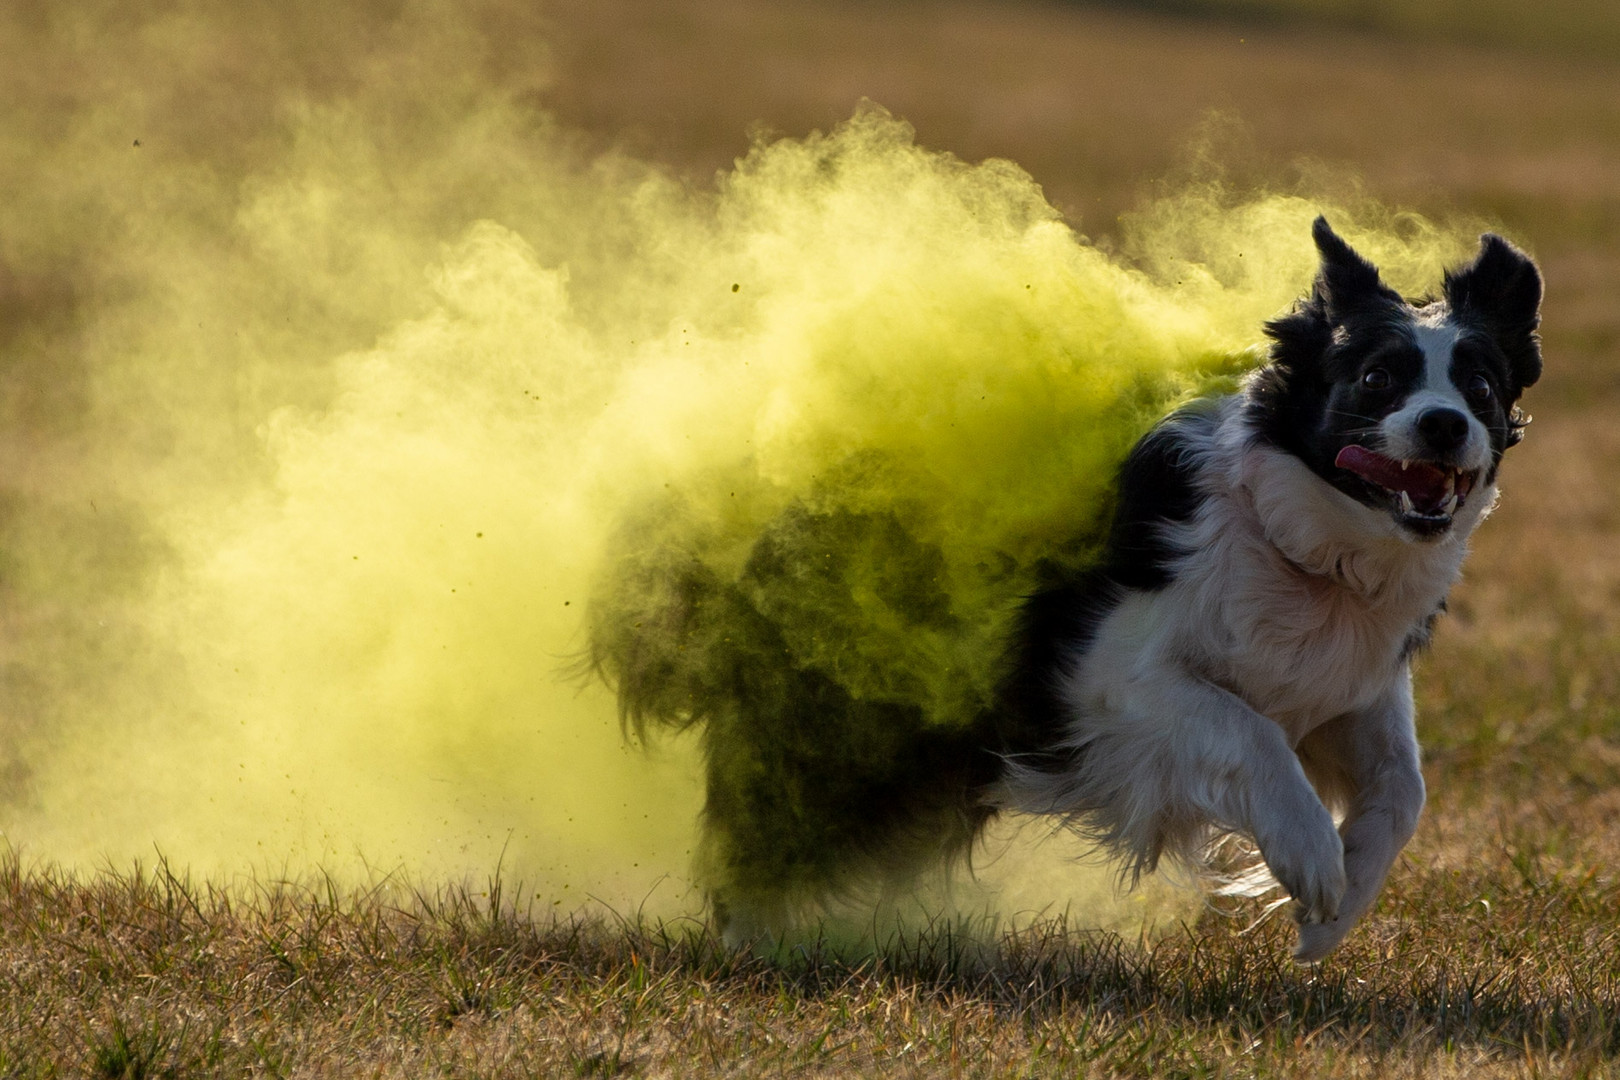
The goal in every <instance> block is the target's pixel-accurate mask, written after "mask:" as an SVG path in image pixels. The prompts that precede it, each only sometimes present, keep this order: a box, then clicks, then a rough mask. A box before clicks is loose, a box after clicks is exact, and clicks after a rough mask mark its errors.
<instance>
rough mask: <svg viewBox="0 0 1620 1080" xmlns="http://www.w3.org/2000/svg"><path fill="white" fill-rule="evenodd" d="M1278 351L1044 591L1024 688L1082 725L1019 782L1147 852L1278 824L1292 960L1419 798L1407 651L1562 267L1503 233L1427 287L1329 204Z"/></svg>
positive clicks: (1404, 835) (1053, 721) (1510, 438)
mask: <svg viewBox="0 0 1620 1080" xmlns="http://www.w3.org/2000/svg"><path fill="white" fill-rule="evenodd" d="M1313 234H1314V237H1315V240H1316V245H1317V248H1318V249H1319V251H1320V252H1321V257H1322V263H1321V271H1320V274H1319V276H1318V278H1317V280H1316V283H1315V286H1314V288H1313V290H1312V292H1311V295H1310V296H1309V297H1308V298H1307V299H1306V300H1304V301H1302V302H1300V303H1299V304H1297V305H1296V306H1295V309H1294V310H1293V311H1292V312H1291V313H1290V314H1287V315H1285V316H1283V317H1281V318H1279V319H1276V320H1275V321H1273V322H1272V323H1270V324H1269V325H1268V326H1267V327H1266V332H1267V333H1268V335H1269V336H1270V337H1271V338H1272V339H1273V342H1274V344H1273V347H1272V352H1271V358H1270V362H1269V363H1268V364H1267V365H1266V366H1265V367H1264V368H1262V369H1261V370H1260V371H1258V372H1257V373H1256V374H1255V375H1254V376H1252V377H1251V379H1250V380H1249V382H1248V383H1247V385H1246V386H1245V387H1244V388H1243V389H1242V390H1241V391H1240V392H1239V393H1237V394H1235V395H1233V396H1231V397H1228V398H1225V399H1223V400H1219V401H1215V402H1212V403H1208V404H1205V405H1200V406H1198V407H1195V408H1192V409H1189V410H1186V411H1184V412H1182V413H1180V414H1178V415H1176V416H1173V417H1172V418H1170V419H1169V420H1168V421H1166V422H1165V423H1163V424H1162V425H1161V426H1160V427H1158V428H1157V429H1156V430H1155V431H1153V432H1152V433H1151V434H1150V435H1148V436H1147V437H1146V438H1145V439H1143V440H1142V442H1141V443H1139V444H1138V445H1137V447H1136V449H1135V450H1134V451H1133V452H1132V454H1131V456H1130V459H1129V461H1128V463H1127V464H1126V466H1125V468H1124V472H1123V474H1122V476H1121V483H1120V500H1119V505H1118V509H1117V511H1116V519H1115V522H1114V526H1113V532H1112V536H1111V540H1110V550H1109V558H1108V563H1107V565H1106V566H1104V567H1102V568H1101V569H1099V570H1097V571H1096V572H1095V573H1093V574H1091V575H1089V576H1087V577H1086V578H1085V579H1084V580H1080V581H1074V582H1070V583H1067V584H1065V585H1063V586H1060V587H1058V588H1056V589H1053V590H1050V591H1047V592H1045V593H1043V594H1041V595H1038V596H1036V597H1034V598H1032V599H1031V600H1030V601H1029V604H1028V607H1027V609H1026V620H1025V625H1024V638H1023V640H1022V642H1021V643H1020V648H1021V650H1022V653H1021V657H1022V663H1021V666H1020V668H1019V671H1018V673H1017V675H1016V677H1015V682H1014V683H1013V684H1012V685H1011V691H1012V693H1013V695H1014V697H1015V698H1016V700H1017V701H1018V703H1019V704H1020V705H1021V707H1023V708H1024V709H1035V710H1039V711H1041V712H1043V713H1045V714H1046V715H1045V716H1044V717H1043V720H1044V723H1043V726H1044V727H1046V728H1047V730H1051V731H1061V733H1062V734H1061V737H1060V738H1059V740H1058V743H1057V747H1056V749H1057V750H1058V751H1059V752H1060V757H1059V759H1058V760H1059V761H1060V763H1061V764H1060V765H1059V767H1056V768H1053V767H1051V766H1050V765H1048V766H1025V765H1020V764H1018V763H1017V762H1016V761H1015V762H1013V763H1011V764H1010V765H1009V767H1008V769H1007V772H1006V774H1005V775H1004V777H1003V778H1002V781H1001V783H1000V785H999V790H998V793H997V796H996V798H997V801H998V803H999V804H1000V805H1002V806H1005V807H1016V808H1018V809H1021V810H1026V811H1034V812H1039V813H1056V814H1064V815H1072V816H1074V817H1075V819H1076V821H1077V822H1078V823H1080V824H1081V825H1082V826H1083V827H1084V828H1085V829H1087V830H1088V831H1091V832H1093V833H1094V834H1095V835H1096V836H1098V837H1099V838H1100V839H1101V840H1103V841H1104V842H1106V843H1107V844H1108V845H1110V846H1111V847H1112V848H1113V849H1114V850H1115V851H1117V852H1118V853H1119V854H1120V855H1121V856H1123V857H1124V858H1125V859H1126V860H1128V866H1129V868H1130V869H1132V870H1134V871H1137V872H1140V871H1141V870H1144V869H1151V868H1152V867H1153V866H1154V865H1155V864H1156V863H1157V862H1158V860H1159V859H1160V857H1161V856H1163V855H1166V854H1169V855H1172V856H1177V857H1180V858H1182V859H1184V860H1186V861H1189V862H1191V863H1193V864H1195V865H1196V864H1198V863H1199V862H1200V861H1201V859H1202V858H1203V857H1204V854H1205V852H1206V850H1207V848H1208V845H1209V843H1210V839H1211V836H1212V833H1220V832H1228V831H1229V832H1236V833H1240V834H1244V835H1246V836H1248V837H1251V838H1252V839H1253V840H1254V842H1255V843H1256V844H1257V846H1258V847H1259V850H1260V854H1261V856H1262V858H1263V859H1264V860H1265V865H1266V867H1267V868H1269V870H1270V872H1271V875H1272V876H1274V877H1275V879H1276V881H1277V882H1279V883H1281V885H1282V887H1283V888H1284V889H1285V890H1287V892H1288V893H1289V895H1290V896H1291V897H1292V898H1293V900H1294V914H1295V917H1296V919H1297V920H1298V921H1299V923H1300V927H1299V944H1298V948H1297V950H1296V951H1295V954H1294V955H1295V957H1296V958H1297V959H1299V960H1301V961H1314V960H1318V959H1320V958H1322V957H1323V956H1325V955H1327V953H1328V952H1330V951H1331V950H1332V949H1333V948H1334V947H1335V946H1336V945H1337V944H1338V943H1339V941H1340V940H1341V939H1342V938H1343V937H1344V935H1345V933H1346V932H1347V931H1349V929H1350V928H1351V927H1352V926H1353V925H1354V924H1355V922H1356V920H1357V919H1358V918H1359V917H1360V916H1361V915H1363V914H1364V913H1365V912H1366V911H1367V909H1368V908H1369V907H1370V906H1371V905H1372V903H1373V900H1374V899H1375V898H1376V896H1377V894H1378V891H1379V889H1380V887H1381V886H1382V885H1383V882H1384V878H1385V875H1386V874H1387V873H1388V871H1389V868H1390V864H1391V863H1392V862H1393V861H1394V859H1395V856H1396V855H1398V854H1399V853H1400V851H1401V849H1402V847H1403V846H1405V844H1406V842H1407V840H1408V839H1410V838H1411V836H1412V832H1413V829H1414V828H1415V826H1416V824H1417V820H1418V815H1419V812H1420V811H1421V810H1422V807H1423V801H1424V787H1423V777H1422V774H1421V772H1420V771H1419V767H1418V744H1417V738H1416V734H1415V731H1414V728H1413V713H1412V685H1411V674H1410V670H1409V661H1410V658H1411V656H1412V654H1413V653H1414V652H1415V651H1416V650H1418V649H1419V648H1421V647H1422V646H1423V645H1424V644H1425V643H1426V641H1427V640H1428V637H1429V633H1430V630H1431V628H1432V626H1433V624H1434V621H1435V619H1436V617H1437V616H1438V615H1439V614H1440V612H1441V611H1442V610H1443V609H1444V606H1445V599H1446V594H1447V591H1448V590H1449V589H1450V588H1451V586H1452V583H1453V582H1454V581H1456V579H1457V576H1458V572H1459V570H1460V568H1461V566H1462V562H1463V557H1464V556H1465V555H1466V554H1467V545H1468V537H1469V535H1470V534H1471V533H1472V532H1473V530H1474V528H1475V527H1476V526H1477V525H1478V524H1479V523H1480V521H1481V520H1482V519H1483V518H1484V517H1485V515H1486V514H1488V513H1489V512H1490V510H1491V507H1492V504H1493V503H1494V501H1495V499H1496V491H1497V489H1496V477H1497V468H1498V466H1499V465H1500V463H1501V459H1502V454H1503V452H1504V451H1505V450H1506V449H1507V448H1508V447H1510V446H1512V445H1514V444H1515V443H1517V442H1518V441H1519V438H1520V435H1521V430H1522V427H1523V424H1524V418H1523V416H1522V414H1521V413H1520V412H1519V411H1518V409H1517V408H1516V407H1515V404H1514V403H1515V402H1516V401H1517V400H1518V398H1519V395H1520V393H1521V392H1522V391H1523V390H1524V388H1525V387H1527V386H1529V385H1530V384H1532V383H1534V382H1535V381H1536V379H1537V377H1538V376H1539V375H1540V374H1541V355H1540V347H1539V341H1538V337H1537V333H1536V327H1537V324H1538V321H1539V315H1538V310H1539V306H1540V301H1541V277H1540V275H1539V273H1538V272H1537V271H1536V268H1535V266H1534V264H1533V263H1531V261H1530V260H1529V259H1528V258H1526V257H1525V256H1524V255H1523V254H1522V253H1521V252H1519V251H1518V250H1516V249H1515V248H1514V247H1513V246H1512V245H1510V244H1509V243H1508V242H1507V241H1505V240H1503V239H1502V238H1500V237H1498V236H1495V235H1489V234H1487V235H1486V236H1485V237H1484V238H1483V243H1482V247H1481V250H1480V252H1479V254H1478V256H1477V257H1476V258H1475V260H1474V261H1473V262H1472V263H1471V264H1469V265H1468V266H1466V267H1463V268H1461V269H1460V270H1457V271H1454V272H1452V273H1450V274H1448V275H1447V276H1446V278H1445V283H1444V289H1443V298H1442V299H1438V300H1432V301H1428V302H1424V303H1418V304H1412V303H1408V302H1407V301H1405V300H1403V299H1402V298H1401V297H1400V296H1398V295H1397V294H1396V293H1394V292H1392V291H1391V290H1390V289H1388V288H1387V287H1385V286H1384V285H1383V284H1382V283H1381V281H1380V280H1379V276H1378V272H1377V270H1376V269H1375V268H1374V267H1373V266H1372V265H1371V264H1369V263H1368V262H1367V261H1366V260H1364V259H1363V258H1361V257H1360V256H1359V255H1358V254H1357V253H1356V252H1354V251H1353V250H1351V248H1350V247H1349V246H1348V245H1347V244H1346V243H1345V242H1344V241H1343V240H1342V239H1340V238H1339V237H1338V236H1337V235H1336V234H1335V233H1334V232H1333V230H1332V229H1331V228H1330V227H1329V226H1328V223H1327V222H1326V221H1325V220H1324V219H1322V218H1318V219H1317V221H1316V224H1315V227H1314V230H1313Z"/></svg>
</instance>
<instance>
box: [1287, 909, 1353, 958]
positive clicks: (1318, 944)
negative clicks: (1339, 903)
mask: <svg viewBox="0 0 1620 1080" xmlns="http://www.w3.org/2000/svg"><path fill="white" fill-rule="evenodd" d="M1354 925H1355V920H1354V919H1350V918H1334V919H1329V920H1328V921H1326V922H1319V923H1301V924H1300V927H1299V941H1298V943H1297V944H1295V946H1294V961H1295V963H1299V964H1314V963H1316V962H1317V961H1318V960H1322V959H1325V958H1326V957H1327V955H1328V953H1330V952H1332V951H1333V950H1334V949H1336V948H1338V947H1339V942H1341V941H1343V940H1344V936H1345V935H1346V934H1348V933H1349V932H1350V928H1351V927H1352V926H1354Z"/></svg>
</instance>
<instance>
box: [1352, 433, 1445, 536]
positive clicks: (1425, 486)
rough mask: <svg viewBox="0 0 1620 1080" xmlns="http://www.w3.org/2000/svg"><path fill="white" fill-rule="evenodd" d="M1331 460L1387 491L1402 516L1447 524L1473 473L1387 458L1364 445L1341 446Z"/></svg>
mask: <svg viewBox="0 0 1620 1080" xmlns="http://www.w3.org/2000/svg"><path fill="white" fill-rule="evenodd" d="M1333 464H1334V465H1336V466H1338V467H1339V468H1341V469H1347V470H1349V471H1350V472H1353V473H1355V474H1356V475H1357V476H1359V477H1361V478H1362V479H1363V480H1365V481H1367V482H1368V483H1369V484H1374V485H1376V486H1378V487H1381V488H1383V489H1384V490H1385V491H1387V492H1388V493H1389V495H1390V499H1391V501H1392V503H1393V508H1394V510H1395V511H1396V513H1397V514H1398V516H1400V517H1401V518H1402V519H1403V520H1406V521H1409V522H1411V523H1413V524H1418V525H1429V526H1437V525H1447V524H1450V522H1451V518H1452V515H1454V514H1455V513H1456V512H1457V511H1458V510H1459V509H1461V508H1462V506H1463V504H1464V503H1466V502H1467V501H1468V493H1469V492H1470V491H1472V490H1473V489H1474V481H1475V478H1476V475H1477V474H1476V473H1473V472H1465V471H1463V470H1462V469H1456V468H1452V467H1451V466H1449V465H1437V464H1435V463H1433V462H1428V461H1409V460H1408V461H1403V460H1398V459H1396V458H1388V457H1385V456H1384V455H1383V454H1379V453H1376V452H1374V451H1372V450H1369V449H1367V448H1366V447H1365V446H1347V447H1345V448H1344V449H1343V450H1340V451H1339V456H1338V457H1336V458H1334V459H1333Z"/></svg>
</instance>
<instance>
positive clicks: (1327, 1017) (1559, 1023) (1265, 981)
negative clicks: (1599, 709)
mask: <svg viewBox="0 0 1620 1080" xmlns="http://www.w3.org/2000/svg"><path fill="white" fill-rule="evenodd" d="M1448 824H1450V825H1453V826H1456V825H1463V824H1466V825H1467V826H1468V827H1469V828H1473V827H1475V826H1477V824H1478V823H1477V822H1463V821H1459V820H1457V819H1455V818H1452V819H1451V820H1450V821H1449V822H1448ZM1445 828H1446V826H1445V825H1442V826H1440V827H1439V828H1438V829H1437V828H1435V827H1433V826H1431V827H1430V828H1429V830H1428V834H1429V837H1430V838H1431V842H1432V838H1433V837H1434V835H1435V834H1436V833H1438V832H1443V831H1444V830H1445ZM1496 840H1497V841H1498V845H1499V846H1498V848H1497V854H1496V855H1495V857H1491V858H1475V859H1472V860H1470V861H1469V864H1468V865H1466V866H1461V867H1448V866H1445V865H1443V864H1436V865H1432V866H1422V865H1421V860H1422V848H1423V847H1424V846H1425V845H1424V844H1423V843H1420V845H1419V852H1418V859H1417V860H1413V859H1409V860H1408V861H1407V864H1406V866H1405V867H1403V869H1402V870H1401V871H1400V872H1399V873H1397V874H1396V876H1395V880H1394V883H1393V885H1392V887H1391V889H1390V892H1389V894H1388V895H1387V896H1386V898H1385V900H1384V902H1383V904H1382V905H1381V907H1380V909H1379V912H1378V914H1377V915H1376V916H1375V917H1374V918H1373V919H1372V920H1371V922H1370V923H1369V924H1368V926H1367V927H1366V928H1365V929H1364V930H1362V931H1361V932H1359V933H1358V934H1357V935H1356V936H1354V937H1353V938H1352V939H1351V941H1350V942H1349V944H1348V945H1347V946H1346V947H1345V949H1344V950H1343V951H1341V952H1340V953H1339V954H1337V955H1336V956H1335V957H1334V958H1333V959H1332V960H1331V961H1330V962H1328V963H1326V964H1323V965H1321V966H1320V967H1318V968H1316V969H1313V970H1306V969H1301V968H1298V967H1295V966H1293V965H1292V964H1291V963H1289V962H1288V961H1287V959H1286V952H1285V945H1286V940H1285V939H1286V936H1287V935H1286V927H1284V926H1283V925H1282V922H1281V920H1272V921H1268V922H1265V923H1262V924H1261V925H1260V926H1258V927H1257V928H1255V929H1254V930H1252V931H1251V932H1249V933H1247V934H1243V933H1238V932H1235V931H1236V930H1237V929H1238V928H1240V926H1241V923H1237V922H1234V921H1233V920H1232V918H1231V917H1230V916H1227V915H1219V914H1215V913H1213V912H1211V913H1208V914H1206V915H1205V916H1204V917H1203V918H1202V919H1200V920H1199V922H1198V923H1197V924H1195V925H1191V926H1184V927H1179V928H1176V929H1175V930H1173V931H1170V932H1169V933H1167V934H1165V935H1164V936H1163V937H1161V938H1158V939H1156V940H1146V941H1128V940H1122V939H1120V938H1118V937H1116V936H1113V935H1108V934H1100V933H1086V932H1080V931H1076V930H1071V929H1067V928H1066V927H1065V926H1064V925H1063V924H1062V923H1061V922H1052V923H1045V924H1041V925H1037V926H1035V927H1032V928H1028V929H1024V930H1021V931H1018V932H1013V933H1007V934H1003V935H1001V936H999V937H991V938H990V939H989V940H988V941H986V940H984V939H983V938H982V937H978V936H973V935H966V936H964V935H962V934H960V933H958V931H957V928H954V927H949V926H938V927H933V928H927V929H923V930H921V931H918V932H915V933H912V934H909V935H903V936H901V937H900V938H898V939H896V940H895V941H893V942H891V943H890V945H889V946H888V947H887V948H886V949H885V950H883V951H882V952H881V953H879V954H877V955H872V954H865V955H858V956H855V957H841V956H840V955H838V954H837V952H836V951H834V950H831V949H830V948H827V947H825V946H823V945H820V944H818V943H816V942H814V941H811V942H809V943H807V944H804V945H802V946H800V947H799V948H797V949H796V950H794V951H793V952H792V953H791V954H788V955H784V956H775V957H759V956H755V955H752V954H749V953H745V952H737V951H733V950H729V949H727V948H725V947H723V946H722V945H720V944H719V943H718V942H717V941H716V940H715V939H714V938H713V937H712V936H711V935H709V934H708V932H707V931H706V929H705V928H704V927H702V926H700V925H696V924H691V923H674V924H643V923H637V922H622V921H613V920H604V919H600V918H597V919H589V918H585V917H575V918H564V919H558V918H555V917H550V916H547V917H543V918H536V917H533V916H531V915H530V914H529V913H527V912H523V911H518V910H514V909H513V908H512V907H511V906H509V905H508V904H506V903H504V902H503V895H504V894H503V891H502V889H501V887H500V883H499V882H494V883H491V885H490V886H489V887H487V888H485V889H483V890H476V891H475V890H473V889H470V888H465V887H463V888H440V889H438V890H436V891H434V892H432V893H431V894H428V893H422V892H411V891H409V890H405V889H401V888H395V887H389V886H386V885H385V886H380V887H377V888H373V889H371V890H367V891H362V892H346V891H344V890H342V889H339V888H337V887H336V886H334V885H333V884H332V883H330V882H326V881H320V880H315V881H313V882H283V881H274V882H260V883H257V884H254V885H251V886H243V887H238V888H237V889H235V890H233V891H223V890H220V889H218V888H215V887H212V886H210V885H208V884H207V883H197V882H192V881H189V880H187V879H186V878H185V877H184V876H181V875H177V874H176V873H175V872H174V871H173V870H171V869H170V868H169V867H167V866H164V865H161V864H160V865H159V866H158V867H157V868H155V870H151V871H147V872H136V871H131V872H129V873H123V874H112V873H105V874H102V875H100V876H97V877H95V878H93V879H88V880H73V879H71V878H67V877H64V876H61V875H59V874H57V873H55V872H52V871H50V870H46V869H39V868H34V869H31V870H29V869H24V868H23V867H22V865H21V864H20V863H19V861H18V860H17V859H16V858H15V857H14V856H13V857H10V858H8V859H7V860H6V861H5V863H4V864H3V866H0V940H3V942H4V944H3V947H0V963H3V969H4V970H5V971H6V972H7V976H6V978H7V981H8V983H9V986H8V987H7V991H6V992H5V993H4V994H3V995H0V1070H3V1071H4V1073H5V1075H13V1076H54V1075H62V1076H67V1075H89V1076H97V1077H108V1078H112V1077H158V1076H194V1075H224V1074H229V1075H241V1074H248V1073H251V1074H265V1075H285V1076H292V1075H300V1076H303V1075H331V1076H348V1075H361V1074H364V1075H373V1076H425V1075H435V1076H436V1075H443V1076H568V1075H573V1076H615V1075H646V1076H689V1075H739V1076H756V1075H783V1076H835V1075H853V1074H870V1073H874V1072H885V1073H889V1072H892V1073H895V1074H898V1075H914V1076H1031V1075H1035V1076H1077V1075H1079V1076H1119V1075H1125V1076H1143V1077H1165V1076H1223V1075H1266V1076H1301V1077H1304V1076H1373V1075H1390V1074H1405V1073H1412V1074H1418V1073H1421V1074H1424V1075H1460V1076H1461V1075H1466V1076H1516V1075H1522V1074H1526V1073H1527V1072H1528V1073H1532V1074H1534V1073H1538V1072H1539V1073H1548V1072H1553V1073H1557V1074H1562V1075H1600V1074H1606V1071H1607V1070H1608V1069H1609V1068H1610V1061H1611V1059H1612V1056H1613V1055H1614V1053H1615V1052H1616V1050H1617V1049H1620V961H1616V959H1615V956H1616V949H1615V945H1616V944H1617V942H1616V939H1617V937H1620V929H1617V928H1616V926H1615V924H1614V920H1613V917H1612V912H1613V911H1614V910H1615V907H1616V904H1617V902H1620V882H1616V881H1615V880H1614V878H1613V877H1612V875H1605V874H1603V873H1600V872H1598V871H1597V870H1595V869H1586V870H1579V869H1577V868H1575V867H1574V866H1572V865H1571V864H1570V863H1568V861H1567V860H1566V859H1565V858H1564V856H1563V855H1562V854H1561V853H1560V852H1559V851H1558V850H1557V849H1556V844H1554V845H1553V846H1546V845H1540V844H1538V843H1536V842H1535V841H1534V840H1533V839H1531V838H1529V837H1528V836H1520V837H1513V836H1509V835H1507V834H1506V833H1499V834H1498V835H1497V837H1496ZM515 891H517V892H518V893H520V894H521V890H515Z"/></svg>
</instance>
